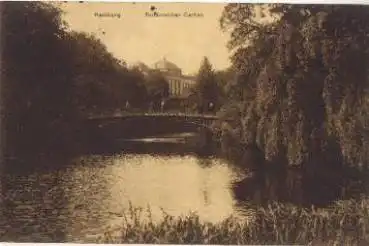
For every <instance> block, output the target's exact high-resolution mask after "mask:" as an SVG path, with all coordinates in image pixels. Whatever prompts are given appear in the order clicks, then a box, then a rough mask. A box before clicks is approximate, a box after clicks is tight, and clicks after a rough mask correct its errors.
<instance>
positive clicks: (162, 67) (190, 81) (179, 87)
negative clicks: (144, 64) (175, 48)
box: [153, 57, 196, 98]
mask: <svg viewBox="0 0 369 246" xmlns="http://www.w3.org/2000/svg"><path fill="white" fill-rule="evenodd" d="M153 68H154V69H156V70H159V71H160V72H161V73H162V74H163V75H164V76H165V78H166V79H167V80H168V83H169V94H170V97H172V98H186V97H187V96H188V92H189V89H190V88H191V87H192V86H194V85H195V83H196V81H195V78H194V77H193V76H186V75H183V74H182V70H181V69H180V68H179V67H178V66H177V65H176V64H174V63H172V62H170V61H168V60H167V59H166V58H165V57H164V58H163V59H161V60H160V61H158V62H156V63H155V64H154V66H153Z"/></svg>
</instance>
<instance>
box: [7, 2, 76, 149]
mask: <svg viewBox="0 0 369 246" xmlns="http://www.w3.org/2000/svg"><path fill="white" fill-rule="evenodd" d="M1 7H2V14H1V23H2V27H3V29H2V35H1V43H2V49H1V61H2V68H1V70H2V71H1V76H2V85H1V86H2V93H3V95H2V100H3V101H2V103H3V106H4V117H5V122H4V123H5V124H4V125H5V133H6V137H5V141H6V147H7V150H5V151H6V152H7V153H8V154H9V153H10V154H12V153H13V154H14V152H15V150H22V151H27V152H32V151H33V150H34V149H35V148H36V147H41V146H43V147H45V146H46V145H51V144H57V143H61V142H63V139H64V138H65V136H66V134H63V131H64V130H67V129H66V128H65V129H63V128H62V127H61V129H60V131H59V133H61V134H60V138H59V141H53V139H52V137H51V136H50V135H48V132H49V131H52V128H54V127H57V126H61V125H63V124H67V122H71V121H73V119H74V118H75V111H74V110H73V107H72V106H71V100H70V99H71V98H70V92H71V90H72V89H73V86H72V83H71V74H70V73H69V71H71V70H70V63H69V61H70V60H69V57H68V51H67V48H68V46H67V45H65V43H64V42H63V40H64V38H65V37H66V32H65V30H64V24H63V23H62V21H61V16H60V10H59V9H57V8H54V7H52V6H51V5H48V4H45V3H40V2H37V3H36V2H27V3H26V2H19V3H13V2H7V3H2V5H1ZM25 19H27V21H25ZM54 140H55V139H54ZM4 146H5V145H4Z"/></svg>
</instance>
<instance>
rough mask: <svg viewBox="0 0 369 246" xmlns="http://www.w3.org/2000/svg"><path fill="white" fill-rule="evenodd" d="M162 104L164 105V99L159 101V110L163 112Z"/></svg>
mask: <svg viewBox="0 0 369 246" xmlns="http://www.w3.org/2000/svg"><path fill="white" fill-rule="evenodd" d="M164 105H165V102H164V100H161V103H160V109H161V112H164Z"/></svg>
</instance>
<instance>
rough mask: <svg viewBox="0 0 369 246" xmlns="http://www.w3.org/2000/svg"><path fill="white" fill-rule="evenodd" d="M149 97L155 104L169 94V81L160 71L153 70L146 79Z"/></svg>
mask: <svg viewBox="0 0 369 246" xmlns="http://www.w3.org/2000/svg"><path fill="white" fill-rule="evenodd" d="M145 85H146V90H147V93H148V99H149V100H150V101H151V102H153V103H154V104H155V105H157V104H160V103H161V101H162V100H163V99H165V98H167V97H168V96H169V83H168V81H167V80H166V78H165V77H164V76H163V75H162V73H161V72H160V71H156V70H152V71H150V72H149V73H148V75H147V77H146V80H145Z"/></svg>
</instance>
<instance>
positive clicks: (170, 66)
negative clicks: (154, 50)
mask: <svg viewBox="0 0 369 246" xmlns="http://www.w3.org/2000/svg"><path fill="white" fill-rule="evenodd" d="M154 67H155V69H158V70H160V71H163V72H176V73H181V69H180V68H179V67H177V65H176V64H174V63H173V62H170V61H168V60H167V59H166V58H165V57H164V58H163V59H162V60H160V61H158V62H156V63H155V64H154Z"/></svg>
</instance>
